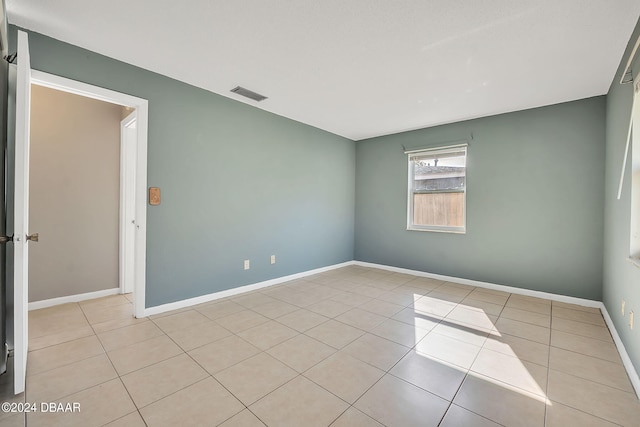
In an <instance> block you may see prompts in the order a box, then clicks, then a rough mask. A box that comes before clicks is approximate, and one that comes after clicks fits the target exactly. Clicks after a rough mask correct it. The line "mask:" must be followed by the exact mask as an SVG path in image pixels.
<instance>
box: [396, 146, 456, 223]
mask: <svg viewBox="0 0 640 427" xmlns="http://www.w3.org/2000/svg"><path fill="white" fill-rule="evenodd" d="M460 151H464V156H465V173H464V176H465V183H464V189H463V190H462V193H463V196H462V197H463V211H462V212H463V214H462V215H463V219H462V226H460V227H453V226H441V225H417V224H414V223H413V211H414V209H413V199H414V197H413V195H414V188H413V183H414V162H413V160H412V159H413V158H414V157H417V156H420V155H424V154H446V153H452V152H460ZM405 154H407V164H408V167H407V170H408V182H407V230H410V231H433V232H438V233H455V234H465V233H466V232H467V160H468V159H467V157H468V151H467V144H455V145H446V146H439V147H434V148H425V149H419V150H410V151H405Z"/></svg>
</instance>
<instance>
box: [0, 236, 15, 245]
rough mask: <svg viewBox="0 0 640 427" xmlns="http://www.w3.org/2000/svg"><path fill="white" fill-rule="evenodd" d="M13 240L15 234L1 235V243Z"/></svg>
mask: <svg viewBox="0 0 640 427" xmlns="http://www.w3.org/2000/svg"><path fill="white" fill-rule="evenodd" d="M11 241H13V236H0V243H9V242H11Z"/></svg>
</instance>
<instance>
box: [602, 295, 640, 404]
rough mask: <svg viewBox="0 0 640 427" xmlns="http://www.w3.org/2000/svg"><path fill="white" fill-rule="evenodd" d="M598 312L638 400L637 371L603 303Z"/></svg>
mask: <svg viewBox="0 0 640 427" xmlns="http://www.w3.org/2000/svg"><path fill="white" fill-rule="evenodd" d="M601 304H602V306H601V307H600V311H602V316H603V317H604V321H605V322H606V323H607V326H608V327H609V331H611V336H612V337H613V342H615V343H616V347H617V348H618V353H620V358H621V359H622V364H623V365H624V367H625V369H626V370H627V375H629V380H630V381H631V385H633V388H634V389H635V391H636V396H638V398H639V399H640V377H638V371H636V368H635V366H633V363H632V362H631V358H630V357H629V354H628V353H627V349H626V348H625V347H624V344H623V343H622V339H621V338H620V335H618V331H617V330H616V326H615V325H614V324H613V320H612V319H611V316H609V312H608V311H607V307H605V305H604V303H601Z"/></svg>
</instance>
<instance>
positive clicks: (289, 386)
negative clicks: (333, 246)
mask: <svg viewBox="0 0 640 427" xmlns="http://www.w3.org/2000/svg"><path fill="white" fill-rule="evenodd" d="M131 313H132V307H131V298H130V297H129V296H123V295H118V296H112V297H106V298H100V299H97V300H92V301H86V302H82V303H77V304H66V305H61V306H57V307H52V308H47V309H42V310H37V311H32V312H30V314H29V316H30V324H29V326H30V329H29V335H30V341H29V343H30V353H29V358H28V368H27V385H26V393H24V394H22V395H19V396H12V395H11V393H10V386H11V379H10V377H9V376H7V375H5V376H2V377H0V399H1V400H2V401H11V402H35V403H38V404H40V403H41V402H61V403H67V402H69V403H73V402H79V403H80V405H81V412H80V413H53V414H52V413H42V412H38V413H33V414H28V415H27V416H26V417H25V416H24V415H21V414H11V413H0V426H5V425H6V426H18V425H24V424H25V420H26V421H27V422H28V425H29V426H32V425H35V426H37V425H45V426H54V425H62V426H67V425H78V426H91V425H96V426H99V425H111V426H144V425H147V426H174V425H203V426H216V425H223V426H227V427H229V426H264V425H268V426H329V425H331V426H334V427H340V426H356V427H357V426H402V427H405V426H438V425H440V426H445V427H452V426H480V427H481V426H497V425H506V426H509V425H523V426H541V427H542V426H615V425H622V426H638V425H640V403H639V402H638V399H637V397H636V395H635V394H634V390H633V388H632V386H631V383H630V381H629V379H628V377H627V375H626V372H625V370H624V367H623V365H622V362H621V360H620V356H619V355H618V353H617V351H616V348H615V345H614V343H613V340H612V338H611V335H610V333H609V331H608V329H607V327H606V325H605V323H604V320H603V318H602V315H601V313H600V312H599V311H598V310H597V309H593V308H588V307H581V306H574V305H571V304H565V303H555V302H551V301H548V300H542V299H537V298H532V297H524V296H520V295H514V294H508V293H505V292H498V291H493V290H487V289H481V288H473V287H470V286H465V285H460V284H455V283H449V282H443V281H438V280H434V279H427V278H420V277H414V276H410V275H405V274H397V273H390V272H388V271H383V270H377V269H371V268H363V267H355V266H352V267H346V268H341V269H338V270H333V271H329V272H326V273H322V274H318V275H315V276H311V277H306V278H304V279H300V280H295V281H292V282H288V283H285V284H281V285H278V286H272V287H269V288H264V289H261V290H258V291H253V292H251V293H246V294H243V295H238V296H235V297H230V298H225V299H223V300H217V301H213V302H210V303H206V304H201V305H198V306H194V307H188V308H183V309H180V310H176V311H175V312H171V313H162V314H159V315H155V316H151V317H150V318H147V319H134V318H133V317H132V316H131Z"/></svg>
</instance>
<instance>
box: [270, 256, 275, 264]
mask: <svg viewBox="0 0 640 427" xmlns="http://www.w3.org/2000/svg"><path fill="white" fill-rule="evenodd" d="M275 263H276V256H275V255H271V264H275Z"/></svg>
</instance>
